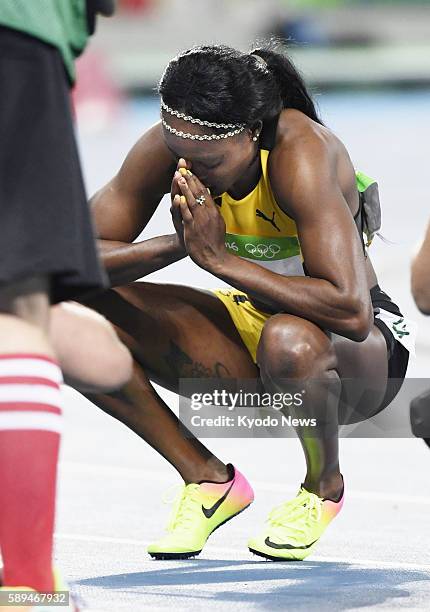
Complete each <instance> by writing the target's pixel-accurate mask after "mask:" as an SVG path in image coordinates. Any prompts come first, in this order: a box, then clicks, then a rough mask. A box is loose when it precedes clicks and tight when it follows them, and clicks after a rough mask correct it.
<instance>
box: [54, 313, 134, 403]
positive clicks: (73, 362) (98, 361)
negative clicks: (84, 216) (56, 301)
mask: <svg viewBox="0 0 430 612" xmlns="http://www.w3.org/2000/svg"><path fill="white" fill-rule="evenodd" d="M51 336H52V339H53V344H54V347H55V349H56V350H57V353H58V355H59V359H60V364H61V366H62V368H63V372H64V377H65V380H66V382H68V383H69V384H70V385H71V386H73V387H76V388H77V389H78V390H82V391H87V392H109V391H114V390H116V389H119V388H121V387H123V386H124V385H125V384H126V383H127V382H128V381H129V380H130V378H131V375H132V367H133V360H132V357H131V355H130V352H129V350H128V349H127V347H126V346H125V345H124V344H123V343H122V342H121V340H120V339H119V338H118V336H117V334H116V332H115V330H114V328H113V326H112V325H111V324H110V323H109V322H108V321H107V320H106V319H105V318H104V317H103V316H101V315H99V314H98V313H96V312H94V311H91V310H89V309H88V308H86V307H84V306H81V305H79V304H74V303H67V304H61V305H60V306H57V307H55V308H53V309H52V316H51Z"/></svg>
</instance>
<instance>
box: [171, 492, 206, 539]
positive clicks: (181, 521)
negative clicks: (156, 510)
mask: <svg viewBox="0 0 430 612" xmlns="http://www.w3.org/2000/svg"><path fill="white" fill-rule="evenodd" d="M199 487H200V485H198V484H195V483H191V484H188V485H175V487H172V488H171V489H169V490H168V491H167V492H166V494H165V495H164V497H163V502H164V503H165V504H173V505H172V510H171V514H170V518H169V522H168V524H167V527H166V531H168V532H172V531H175V530H178V529H179V530H182V529H187V528H188V527H189V525H190V523H195V511H196V510H197V509H198V507H199V505H200V504H201V500H200V494H199V493H200V492H199ZM173 493H175V495H172V494H173Z"/></svg>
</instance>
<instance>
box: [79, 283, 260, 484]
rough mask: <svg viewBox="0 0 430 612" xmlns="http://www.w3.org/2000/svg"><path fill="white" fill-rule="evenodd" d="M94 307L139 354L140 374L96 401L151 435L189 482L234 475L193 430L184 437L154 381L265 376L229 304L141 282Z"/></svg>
mask: <svg viewBox="0 0 430 612" xmlns="http://www.w3.org/2000/svg"><path fill="white" fill-rule="evenodd" d="M89 306H91V307H92V308H95V309H96V310H97V311H99V312H100V313H102V314H103V315H104V316H106V317H107V319H108V320H109V321H111V322H112V323H113V324H114V325H115V326H116V329H117V331H118V333H119V335H120V337H121V339H122V341H123V342H124V343H125V344H126V345H127V346H128V348H129V349H130V350H131V351H132V353H133V356H134V359H135V365H134V375H133V378H132V380H131V381H130V382H129V383H128V384H127V385H126V386H125V387H124V388H123V389H122V390H121V392H119V393H115V394H110V395H106V394H104V395H96V396H94V395H91V396H89V397H90V399H91V400H92V401H94V402H95V403H96V404H97V405H99V406H100V407H101V408H102V409H103V410H105V411H106V412H107V413H109V414H110V415H112V416H114V417H115V418H117V419H119V420H120V421H122V422H123V423H124V424H125V425H127V426H128V427H130V429H132V430H133V431H134V432H135V433H136V434H137V435H139V436H140V437H141V438H143V439H144V440H146V441H147V442H148V443H149V444H150V445H151V446H152V447H153V448H154V449H155V450H157V452H159V453H160V454H161V455H162V456H163V457H165V458H166V459H167V461H169V462H170V463H171V464H172V465H173V466H174V467H175V468H176V469H177V470H178V472H179V473H180V474H181V476H182V478H183V479H184V481H185V482H187V483H188V482H199V481H201V480H214V481H219V482H221V481H223V480H226V479H227V478H228V473H227V470H226V466H225V465H224V463H222V462H221V461H220V460H219V459H218V458H216V457H215V456H214V455H213V454H212V453H211V452H210V451H209V450H208V449H207V448H206V447H205V446H204V445H203V444H202V443H201V442H199V441H198V440H197V439H196V438H193V437H192V436H191V434H190V437H189V438H188V437H184V435H183V434H182V433H181V431H180V429H179V421H178V419H177V417H176V416H175V414H174V413H173V412H172V411H171V410H170V409H169V408H168V406H166V404H165V403H164V402H163V401H162V399H161V398H160V397H159V395H158V394H157V393H156V391H155V390H154V388H153V387H152V385H151V383H150V382H149V379H151V380H153V381H154V382H156V383H158V384H160V385H161V386H163V387H165V388H167V389H169V390H171V391H174V392H178V389H179V379H180V378H200V377H207V378H218V377H219V378H244V379H246V378H256V377H257V376H258V368H257V367H256V366H255V364H254V363H253V362H252V359H251V357H250V355H249V353H248V351H247V350H246V347H245V346H244V344H243V342H242V340H241V338H240V336H239V334H238V332H237V330H236V328H235V327H234V325H233V323H232V321H231V319H230V316H229V314H228V312H227V310H226V309H225V307H224V306H223V304H222V303H221V302H220V301H219V300H218V299H217V298H216V297H215V296H213V295H211V294H208V293H206V292H201V291H197V290H195V289H192V288H189V287H181V286H175V285H156V284H151V283H133V284H131V285H128V286H126V287H121V288H119V289H116V290H112V291H109V292H107V293H106V294H104V295H102V296H100V297H98V298H96V299H94V300H92V301H91V303H89ZM203 339H204V341H202V340H203Z"/></svg>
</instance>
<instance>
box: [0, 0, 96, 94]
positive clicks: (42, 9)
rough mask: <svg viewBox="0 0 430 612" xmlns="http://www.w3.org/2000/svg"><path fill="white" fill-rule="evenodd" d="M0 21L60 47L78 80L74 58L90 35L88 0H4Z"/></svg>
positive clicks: (69, 71) (69, 69) (72, 79)
mask: <svg viewBox="0 0 430 612" xmlns="http://www.w3.org/2000/svg"><path fill="white" fill-rule="evenodd" d="M0 25H2V26H6V27H8V28H12V29H14V30H19V31H20V32H24V33H25V34H29V35H30V36H34V37H35V38H38V39H40V40H42V41H43V42H45V43H48V44H50V45H53V46H54V47H56V48H57V49H58V50H59V51H60V52H61V55H62V56H63V60H64V64H65V66H66V68H67V72H68V74H69V77H70V80H71V81H72V82H74V80H75V65H74V60H75V59H76V57H78V55H80V54H81V53H82V51H83V50H84V48H85V46H86V44H87V41H88V38H89V32H88V23H87V7H86V0H0Z"/></svg>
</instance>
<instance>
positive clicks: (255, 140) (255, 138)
mask: <svg viewBox="0 0 430 612" xmlns="http://www.w3.org/2000/svg"><path fill="white" fill-rule="evenodd" d="M259 137H260V134H256V135H255V136H254V138H253V139H252V140H253V141H254V142H257V140H258V139H259Z"/></svg>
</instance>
